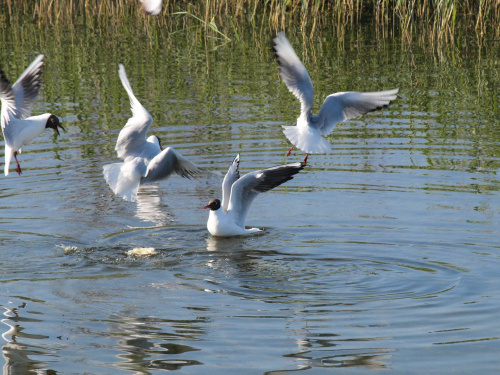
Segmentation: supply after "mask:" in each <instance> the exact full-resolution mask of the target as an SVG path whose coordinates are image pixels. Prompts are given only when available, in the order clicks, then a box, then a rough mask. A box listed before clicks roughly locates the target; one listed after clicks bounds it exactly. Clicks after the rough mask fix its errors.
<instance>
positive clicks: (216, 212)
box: [204, 154, 305, 237]
mask: <svg viewBox="0 0 500 375" xmlns="http://www.w3.org/2000/svg"><path fill="white" fill-rule="evenodd" d="M239 165H240V155H239V154H238V155H237V156H236V158H234V161H233V163H232V164H231V166H230V167H229V170H228V171H227V173H226V176H225V177H224V181H223V182H222V205H221V201H220V200H219V199H211V200H210V202H208V205H206V206H205V207H204V208H205V209H207V208H210V215H209V217H208V223H207V229H208V231H209V232H210V234H212V235H213V236H223V237H228V236H238V235H244V234H250V233H255V232H259V231H260V229H258V228H251V229H245V217H246V215H247V212H248V209H249V208H250V205H251V204H252V202H253V200H254V199H255V197H256V196H257V195H258V194H259V193H264V192H266V191H269V190H271V189H273V188H275V187H277V186H279V185H281V184H283V183H284V182H287V181H289V180H291V179H292V178H293V176H294V175H295V174H297V173H299V172H300V171H301V170H302V169H303V168H304V166H305V164H304V163H292V164H286V165H280V166H278V167H273V168H268V169H264V170H260V171H255V172H250V173H248V174H246V175H244V176H243V177H241V178H240V171H239Z"/></svg>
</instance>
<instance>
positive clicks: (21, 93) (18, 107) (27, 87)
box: [0, 55, 43, 134]
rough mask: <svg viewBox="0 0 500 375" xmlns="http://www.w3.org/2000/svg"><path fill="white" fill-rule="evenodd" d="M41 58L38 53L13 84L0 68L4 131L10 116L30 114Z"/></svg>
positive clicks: (41, 63) (38, 79)
mask: <svg viewBox="0 0 500 375" xmlns="http://www.w3.org/2000/svg"><path fill="white" fill-rule="evenodd" d="M42 60H43V55H39V56H38V57H37V58H36V59H35V60H34V61H33V62H32V63H31V64H30V66H28V68H26V70H25V71H24V72H23V74H21V76H20V77H19V79H18V80H17V81H16V83H14V85H11V84H10V82H9V80H8V79H7V77H6V76H5V73H4V72H3V71H2V70H0V100H1V102H2V112H1V117H2V118H1V123H2V130H4V132H5V126H8V122H9V120H10V119H11V118H12V117H14V118H17V119H24V118H27V117H29V116H31V108H32V107H33V103H34V102H35V100H36V97H37V95H38V91H39V90H40V86H41V77H40V76H41V73H42V72H41V69H42V66H43V61H42ZM4 134H5V133H4Z"/></svg>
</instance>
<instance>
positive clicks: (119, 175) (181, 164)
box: [103, 64, 200, 202]
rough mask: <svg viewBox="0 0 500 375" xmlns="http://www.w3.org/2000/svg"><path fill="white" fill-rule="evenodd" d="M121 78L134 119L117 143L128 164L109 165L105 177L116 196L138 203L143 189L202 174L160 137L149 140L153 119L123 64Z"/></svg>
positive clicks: (119, 155)
mask: <svg viewBox="0 0 500 375" xmlns="http://www.w3.org/2000/svg"><path fill="white" fill-rule="evenodd" d="M118 75H119V76H120V80H121V82H122V85H123V87H124V88H125V90H126V91H127V94H128V96H129V99H130V107H131V110H132V117H131V118H130V119H129V120H128V121H127V123H126V124H125V126H124V127H123V129H122V130H121V131H120V134H119V135H118V140H117V141H116V147H115V150H116V153H117V154H118V157H119V158H121V159H123V161H124V162H123V163H113V164H107V165H105V166H104V167H103V174H104V178H105V180H106V182H107V183H108V185H109V187H110V188H111V190H113V192H114V193H115V194H117V195H120V196H121V197H123V199H125V200H128V201H132V202H134V201H135V200H136V199H137V191H138V190H139V186H140V185H145V184H151V183H154V182H157V181H160V180H165V179H167V178H169V177H170V175H171V174H172V173H176V174H178V175H179V176H181V177H186V178H191V177H193V176H194V175H196V174H198V173H199V172H200V170H199V169H198V167H197V166H196V165H194V164H193V163H191V162H190V161H188V160H187V159H185V158H184V157H183V156H182V155H181V154H180V153H179V152H177V151H176V150H174V149H173V148H172V147H167V148H166V149H163V148H162V147H161V144H160V139H159V138H158V137H157V136H155V135H152V136H150V137H148V138H147V139H146V134H147V132H148V130H149V128H150V126H151V124H152V123H153V118H152V117H151V115H150V114H149V112H148V111H147V110H146V108H144V107H143V106H142V104H141V103H139V101H138V100H137V98H136V97H135V95H134V92H133V91H132V87H131V86H130V83H129V81H128V78H127V74H126V73H125V68H124V66H123V65H122V64H120V65H119V68H118Z"/></svg>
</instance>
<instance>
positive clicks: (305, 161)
mask: <svg viewBox="0 0 500 375" xmlns="http://www.w3.org/2000/svg"><path fill="white" fill-rule="evenodd" d="M308 156H309V154H306V157H305V158H304V161H303V162H302V163H304V164H307V157H308Z"/></svg>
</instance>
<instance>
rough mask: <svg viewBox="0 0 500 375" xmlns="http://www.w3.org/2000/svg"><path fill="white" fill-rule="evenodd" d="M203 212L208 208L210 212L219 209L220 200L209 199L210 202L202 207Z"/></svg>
mask: <svg viewBox="0 0 500 375" xmlns="http://www.w3.org/2000/svg"><path fill="white" fill-rule="evenodd" d="M203 208H204V209H205V210H206V209H207V208H210V209H211V210H212V211H217V210H218V209H219V208H220V200H218V199H210V202H208V204H207V205H206V206H205V207H203Z"/></svg>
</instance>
